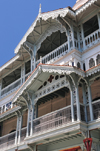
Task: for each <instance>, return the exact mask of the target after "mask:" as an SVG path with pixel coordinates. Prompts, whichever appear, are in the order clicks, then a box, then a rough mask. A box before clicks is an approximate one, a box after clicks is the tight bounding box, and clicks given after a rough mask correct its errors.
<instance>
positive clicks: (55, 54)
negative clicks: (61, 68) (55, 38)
mask: <svg viewBox="0 0 100 151" xmlns="http://www.w3.org/2000/svg"><path fill="white" fill-rule="evenodd" d="M66 53H68V42H65V43H64V44H62V45H61V46H59V47H58V48H56V49H55V50H53V51H52V52H50V53H48V54H47V55H45V56H44V57H43V58H42V63H44V64H51V63H52V62H54V61H56V60H57V59H58V58H60V57H62V56H64V55H65V54H66ZM39 63H40V60H38V61H37V62H36V66H37V65H38V64H39Z"/></svg>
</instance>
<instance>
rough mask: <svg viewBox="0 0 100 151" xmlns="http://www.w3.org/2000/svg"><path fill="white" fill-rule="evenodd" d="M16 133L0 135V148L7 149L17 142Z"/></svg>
mask: <svg viewBox="0 0 100 151" xmlns="http://www.w3.org/2000/svg"><path fill="white" fill-rule="evenodd" d="M15 134H16V132H12V133H10V134H7V135H4V136H2V137H0V150H4V148H5V149H7V148H8V147H11V146H13V145H14V144H15Z"/></svg>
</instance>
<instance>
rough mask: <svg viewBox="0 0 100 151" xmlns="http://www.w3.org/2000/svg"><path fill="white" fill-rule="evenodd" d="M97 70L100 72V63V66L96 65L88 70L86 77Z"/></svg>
mask: <svg viewBox="0 0 100 151" xmlns="http://www.w3.org/2000/svg"><path fill="white" fill-rule="evenodd" d="M97 72H100V64H99V65H98V66H94V67H92V68H90V69H89V70H87V71H86V77H88V76H91V75H92V74H95V73H97Z"/></svg>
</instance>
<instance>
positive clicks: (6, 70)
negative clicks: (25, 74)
mask: <svg viewBox="0 0 100 151" xmlns="http://www.w3.org/2000/svg"><path fill="white" fill-rule="evenodd" d="M29 58H30V56H29V54H28V52H26V51H25V50H24V49H22V53H21V54H17V55H16V56H15V57H13V58H12V59H11V60H9V61H8V62H7V63H5V64H4V65H3V66H2V67H0V79H2V78H3V77H5V76H7V75H8V74H10V73H11V72H12V71H13V70H15V69H17V68H18V67H20V66H21V64H22V62H24V61H27V60H29Z"/></svg>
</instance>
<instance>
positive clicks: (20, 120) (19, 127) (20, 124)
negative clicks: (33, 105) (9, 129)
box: [18, 114, 22, 144]
mask: <svg viewBox="0 0 100 151" xmlns="http://www.w3.org/2000/svg"><path fill="white" fill-rule="evenodd" d="M21 128H22V114H21V115H19V125H18V130H19V135H18V144H20V142H21Z"/></svg>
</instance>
